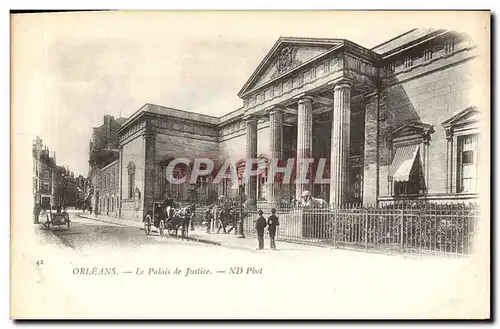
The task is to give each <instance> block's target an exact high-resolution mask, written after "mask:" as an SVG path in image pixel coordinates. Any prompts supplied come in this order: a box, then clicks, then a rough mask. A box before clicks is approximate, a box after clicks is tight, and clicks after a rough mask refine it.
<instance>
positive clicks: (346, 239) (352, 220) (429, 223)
mask: <svg viewBox="0 0 500 329" xmlns="http://www.w3.org/2000/svg"><path fill="white" fill-rule="evenodd" d="M258 209H261V210H262V211H263V212H264V217H266V218H267V217H268V216H269V215H270V214H271V207H270V206H268V205H260V206H259V208H255V209H247V210H245V212H244V231H245V234H246V235H255V234H256V232H255V224H254V223H255V220H256V219H257V217H258V214H257V211H258ZM276 215H277V216H278V218H279V221H280V226H279V227H278V230H277V236H276V239H277V240H278V241H280V240H281V241H290V242H300V243H309V244H318V245H328V246H333V247H336V248H348V249H351V248H352V249H363V250H370V249H371V250H386V251H397V252H406V253H434V254H436V253H439V254H454V255H468V254H471V253H472V251H473V250H472V249H473V244H474V233H475V232H476V231H477V224H478V222H479V218H480V213H479V207H478V205H476V204H456V203H455V204H434V203H426V204H415V203H414V204H411V205H405V204H397V205H386V206H379V207H371V206H361V205H347V206H346V207H344V208H341V209H328V208H298V207H295V208H294V207H289V208H279V209H277V213H276Z"/></svg>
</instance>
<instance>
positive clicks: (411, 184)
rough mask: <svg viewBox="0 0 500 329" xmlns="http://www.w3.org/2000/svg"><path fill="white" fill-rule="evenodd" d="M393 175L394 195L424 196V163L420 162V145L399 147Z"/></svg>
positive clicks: (394, 159) (393, 163) (395, 156)
mask: <svg viewBox="0 0 500 329" xmlns="http://www.w3.org/2000/svg"><path fill="white" fill-rule="evenodd" d="M391 173H392V179H393V181H394V190H393V192H394V193H393V194H394V195H396V196H401V195H415V194H417V195H418V194H424V193H425V181H424V173H423V169H422V161H420V145H419V144H410V145H405V146H400V147H397V148H396V153H395V155H394V158H393V161H392V166H391Z"/></svg>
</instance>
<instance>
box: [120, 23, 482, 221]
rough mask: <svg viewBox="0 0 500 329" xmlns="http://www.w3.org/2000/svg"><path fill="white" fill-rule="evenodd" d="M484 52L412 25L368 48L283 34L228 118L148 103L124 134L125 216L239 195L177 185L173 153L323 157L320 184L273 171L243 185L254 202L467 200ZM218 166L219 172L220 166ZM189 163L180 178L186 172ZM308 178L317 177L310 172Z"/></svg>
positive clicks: (207, 185) (473, 179) (463, 39)
mask: <svg viewBox="0 0 500 329" xmlns="http://www.w3.org/2000/svg"><path fill="white" fill-rule="evenodd" d="M477 56H478V53H477V49H476V46H475V45H474V43H473V41H472V40H471V39H470V38H469V37H468V36H467V35H463V34H459V33H456V32H454V31H448V30H439V29H414V30H411V31H409V32H407V33H405V34H402V35H399V36H396V37H395V38H393V39H391V40H388V41H387V42H385V43H383V44H381V45H378V46H376V47H374V48H372V49H367V48H365V47H363V46H361V45H358V44H355V43H353V42H351V41H349V40H344V39H313V38H284V37H282V38H279V39H278V40H277V42H276V43H275V45H274V46H273V47H272V48H271V49H270V51H269V52H268V54H267V55H266V56H265V58H264V59H263V60H262V62H261V63H260V64H259V66H258V67H257V68H256V70H255V71H254V73H253V74H252V75H251V76H250V77H249V78H248V81H247V82H246V83H245V84H244V86H243V87H242V89H241V90H240V92H239V93H238V96H239V97H240V98H241V99H242V101H243V106H242V107H241V108H239V109H237V110H235V111H232V112H230V113H228V114H226V115H223V116H222V117H214V116H209V115H205V114H199V113H191V112H186V111H182V110H177V109H172V108H168V107H163V106H158V105H153V104H146V105H144V106H143V107H142V108H141V109H139V110H138V111H137V112H136V113H134V114H133V115H132V116H131V117H129V118H128V119H127V121H126V122H124V123H123V125H122V126H121V128H120V129H119V131H118V138H119V152H120V156H119V163H118V166H119V172H120V180H119V188H118V194H119V196H118V197H119V200H120V201H119V204H120V216H121V217H122V218H142V216H141V215H142V214H143V212H144V211H145V210H148V209H152V207H153V203H154V202H158V201H161V200H162V199H163V198H164V197H165V196H166V195H167V194H171V195H172V196H173V197H174V198H176V199H177V200H188V199H190V198H195V199H197V200H210V199H213V198H214V197H216V196H217V195H219V194H225V195H237V193H238V190H239V189H238V186H234V185H232V184H231V183H230V182H229V181H223V182H221V183H220V184H217V185H216V184H211V181H212V180H213V178H214V177H213V175H207V176H206V177H201V178H200V179H199V180H198V181H197V182H196V183H195V184H190V183H189V182H186V183H185V184H182V185H171V184H169V182H168V180H167V179H166V167H167V165H168V164H169V162H170V161H171V160H172V159H174V158H178V157H186V158H189V159H191V160H194V159H195V158H196V157H209V158H211V159H213V160H214V162H215V163H216V164H217V165H219V166H220V165H221V164H222V163H224V162H225V161H226V160H227V159H230V160H231V161H232V162H233V163H234V164H235V165H236V167H237V168H238V170H240V169H241V168H242V167H243V166H244V164H245V163H244V159H247V158H258V157H260V158H263V159H271V158H274V159H281V160H284V161H286V160H287V159H289V158H312V159H314V162H313V163H312V164H311V166H310V171H311V174H314V173H315V172H316V169H317V166H318V164H319V161H318V160H319V159H321V158H326V159H327V160H328V161H327V162H326V165H325V170H324V175H323V177H322V178H324V179H323V181H321V182H319V183H317V184H313V183H294V184H286V185H285V184H280V183H279V182H277V181H275V180H271V179H269V180H268V179H267V172H264V173H262V174H261V175H260V176H259V177H254V178H253V179H251V180H250V182H249V183H248V184H245V186H244V190H245V195H246V198H247V202H248V203H249V204H251V205H252V204H256V203H259V202H270V203H272V204H279V203H280V202H284V200H289V199H290V197H291V196H294V195H300V193H301V191H303V190H306V189H307V190H311V191H312V192H313V195H315V196H317V197H322V198H324V199H325V200H327V201H328V202H329V203H330V204H331V205H332V206H335V207H339V206H342V205H343V204H345V203H348V202H356V203H358V202H362V203H366V204H374V203H378V204H380V203H386V202H394V201H397V200H399V199H401V198H413V199H424V200H429V201H435V202H437V201H443V200H444V201H457V200H459V201H469V200H473V199H474V198H476V197H477V186H478V182H479V176H480V175H479V171H478V158H479V135H478V133H479V126H478V122H479V115H480V114H481V112H482V111H484V110H487V109H480V108H477V107H476V104H474V103H473V102H472V98H471V97H470V95H469V93H470V90H471V87H472V72H471V70H470V65H471V63H472V62H473V61H474V59H475V58H477ZM217 165H216V166H217ZM190 170H191V168H190V166H185V167H176V171H175V172H174V176H175V175H178V176H179V177H182V176H183V175H189V173H190ZM311 177H312V176H311Z"/></svg>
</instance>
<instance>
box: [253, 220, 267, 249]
mask: <svg viewBox="0 0 500 329" xmlns="http://www.w3.org/2000/svg"><path fill="white" fill-rule="evenodd" d="M258 213H259V218H257V220H256V221H255V229H256V230H257V240H258V241H259V248H258V249H259V250H262V249H264V229H265V228H266V225H267V221H266V219H265V218H264V216H262V214H263V211H262V210H259V212H258Z"/></svg>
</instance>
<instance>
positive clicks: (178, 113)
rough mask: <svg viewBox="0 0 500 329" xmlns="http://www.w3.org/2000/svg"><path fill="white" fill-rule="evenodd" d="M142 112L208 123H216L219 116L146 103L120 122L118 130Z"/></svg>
mask: <svg viewBox="0 0 500 329" xmlns="http://www.w3.org/2000/svg"><path fill="white" fill-rule="evenodd" d="M143 113H151V114H159V115H165V116H172V117H176V118H181V119H186V120H193V121H201V122H206V123H209V124H218V123H219V118H218V117H215V116H211V115H206V114H200V113H195V112H189V111H184V110H179V109H174V108H171V107H166V106H161V105H155V104H150V103H146V104H145V105H144V106H143V107H141V108H140V109H139V110H137V111H136V112H135V113H134V114H132V115H131V116H130V117H129V118H128V119H127V120H126V121H125V122H124V123H123V124H122V126H121V128H120V129H119V131H121V130H123V129H124V128H125V127H126V126H128V125H129V124H130V123H132V122H134V121H135V119H137V118H138V117H140V116H141V115H142V114H143Z"/></svg>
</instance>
